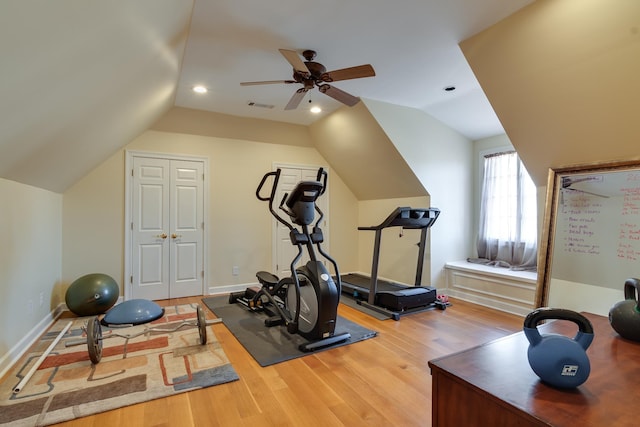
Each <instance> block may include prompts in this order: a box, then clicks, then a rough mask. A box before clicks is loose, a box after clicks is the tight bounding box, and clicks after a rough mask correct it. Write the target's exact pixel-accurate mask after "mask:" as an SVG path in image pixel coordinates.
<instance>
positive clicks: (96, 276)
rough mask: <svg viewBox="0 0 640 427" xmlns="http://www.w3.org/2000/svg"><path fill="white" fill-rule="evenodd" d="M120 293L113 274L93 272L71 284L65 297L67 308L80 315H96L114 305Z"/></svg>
mask: <svg viewBox="0 0 640 427" xmlns="http://www.w3.org/2000/svg"><path fill="white" fill-rule="evenodd" d="M119 294H120V288H119V287H118V284H117V283H116V281H115V280H113V278H112V277H111V276H108V275H106V274H102V273H93V274H87V275H85V276H82V277H80V278H78V279H76V280H75V281H74V282H73V283H72V284H71V285H69V288H68V289H67V293H66V295H65V298H64V299H65V302H66V303H67V308H68V309H69V310H71V311H72V312H73V313H75V314H77V315H78V316H95V315H97V314H102V313H105V312H106V311H107V310H109V309H110V308H111V307H113V305H114V304H115V303H116V301H117V300H118V296H119Z"/></svg>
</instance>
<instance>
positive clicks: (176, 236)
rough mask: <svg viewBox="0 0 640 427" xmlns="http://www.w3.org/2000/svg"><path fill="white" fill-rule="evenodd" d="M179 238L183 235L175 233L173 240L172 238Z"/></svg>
mask: <svg viewBox="0 0 640 427" xmlns="http://www.w3.org/2000/svg"><path fill="white" fill-rule="evenodd" d="M179 237H182V234H176V233H173V234H172V235H171V238H172V239H177V238H179Z"/></svg>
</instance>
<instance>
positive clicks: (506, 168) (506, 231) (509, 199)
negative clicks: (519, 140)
mask: <svg viewBox="0 0 640 427" xmlns="http://www.w3.org/2000/svg"><path fill="white" fill-rule="evenodd" d="M483 170H484V175H483V181H482V198H481V204H480V205H481V206H480V229H479V233H478V237H479V238H478V257H479V258H481V259H483V260H484V261H485V262H486V263H492V264H498V265H505V266H510V267H512V268H535V266H536V252H537V242H536V240H537V239H536V236H537V203H536V187H535V185H534V184H533V181H532V180H531V177H529V174H528V173H527V170H526V169H525V167H524V165H523V163H522V161H520V159H519V158H518V155H517V154H516V152H515V151H509V152H501V153H495V154H489V155H487V156H485V157H484V168H483Z"/></svg>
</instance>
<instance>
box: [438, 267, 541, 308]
mask: <svg viewBox="0 0 640 427" xmlns="http://www.w3.org/2000/svg"><path fill="white" fill-rule="evenodd" d="M445 271H446V280H447V288H446V289H439V290H438V291H439V293H443V294H446V295H449V296H451V297H455V298H459V299H462V300H465V301H469V302H473V303H476V304H480V305H483V306H486V307H491V308H495V309H497V310H502V311H506V312H508V313H513V314H518V315H521V316H526V315H527V314H529V313H530V312H531V311H532V310H533V309H534V301H535V295H536V282H537V274H536V273H535V272H532V271H513V270H509V269H508V268H502V267H493V266H487V265H482V264H474V263H470V262H467V261H451V262H448V263H446V264H445Z"/></svg>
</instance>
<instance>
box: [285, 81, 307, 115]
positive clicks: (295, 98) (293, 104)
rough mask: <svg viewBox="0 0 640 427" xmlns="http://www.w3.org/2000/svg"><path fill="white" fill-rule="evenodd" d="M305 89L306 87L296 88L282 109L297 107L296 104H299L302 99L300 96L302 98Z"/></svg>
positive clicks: (305, 91)
mask: <svg viewBox="0 0 640 427" xmlns="http://www.w3.org/2000/svg"><path fill="white" fill-rule="evenodd" d="M307 90H308V89H305V88H303V87H301V88H300V89H298V90H297V91H296V93H294V94H293V96H292V97H291V99H290V100H289V103H288V104H287V106H286V107H284V109H285V110H295V109H296V108H298V105H300V102H301V101H302V98H304V96H305V95H306V94H307Z"/></svg>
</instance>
